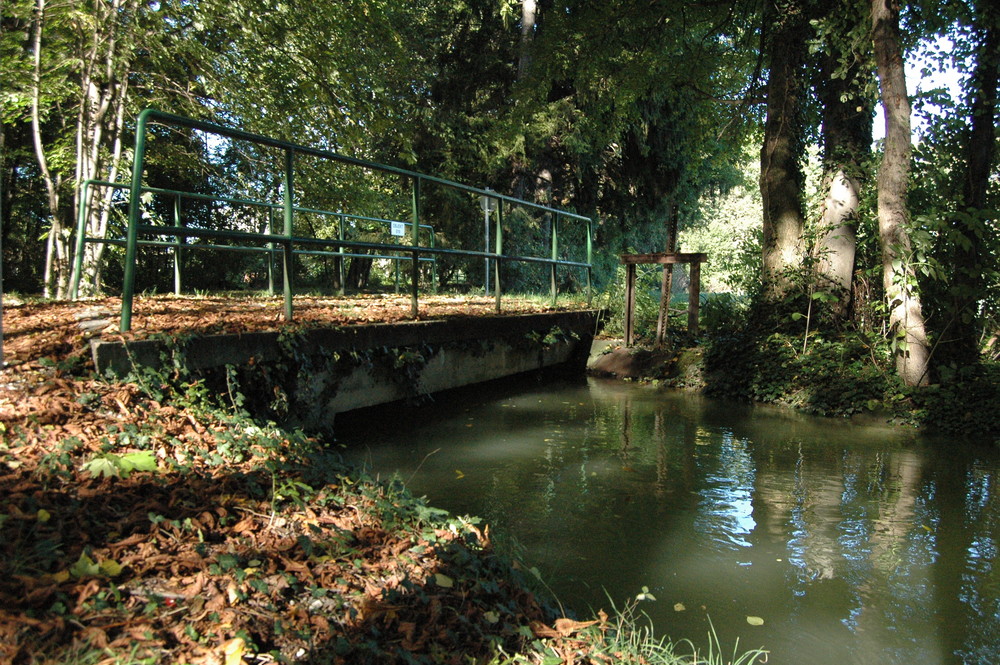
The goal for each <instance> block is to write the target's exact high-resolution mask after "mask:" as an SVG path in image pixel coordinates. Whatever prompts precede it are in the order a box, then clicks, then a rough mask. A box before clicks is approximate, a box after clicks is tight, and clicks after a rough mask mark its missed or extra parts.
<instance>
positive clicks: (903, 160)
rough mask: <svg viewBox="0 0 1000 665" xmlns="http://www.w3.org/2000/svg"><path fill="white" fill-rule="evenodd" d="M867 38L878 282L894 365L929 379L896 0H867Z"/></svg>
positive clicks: (906, 376) (916, 379)
mask: <svg viewBox="0 0 1000 665" xmlns="http://www.w3.org/2000/svg"><path fill="white" fill-rule="evenodd" d="M872 38H873V43H874V47H875V61H876V63H877V66H878V78H879V89H880V91H881V96H882V107H883V110H884V111H885V152H884V155H883V157H882V165H881V166H880V168H879V171H878V226H879V238H880V240H881V244H882V283H883V286H884V288H885V293H886V297H887V298H888V302H889V330H890V334H891V335H893V337H894V339H895V340H896V341H897V342H898V344H896V345H894V348H895V356H896V371H897V373H898V374H899V377H900V378H901V379H902V380H903V382H904V383H905V384H906V385H908V386H916V385H924V384H926V383H927V382H928V376H927V373H928V368H929V360H930V352H929V347H928V343H927V333H926V331H925V327H924V317H923V313H922V310H921V305H920V294H919V292H918V291H917V278H916V274H915V271H914V269H913V265H912V263H911V262H910V257H911V254H912V246H911V242H910V236H909V235H908V232H907V224H908V210H907V206H906V190H907V186H908V184H909V176H910V150H911V147H910V100H909V98H908V97H907V95H906V77H905V74H904V72H903V48H902V45H901V43H900V39H899V5H898V4H897V3H896V2H895V1H894V0H872Z"/></svg>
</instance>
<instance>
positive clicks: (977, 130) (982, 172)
mask: <svg viewBox="0 0 1000 665" xmlns="http://www.w3.org/2000/svg"><path fill="white" fill-rule="evenodd" d="M975 23H976V29H977V31H978V32H979V33H980V39H981V41H980V48H979V55H978V58H977V61H976V69H975V72H974V73H973V76H972V89H973V91H972V94H973V99H972V104H971V107H972V111H971V113H972V118H971V120H970V125H971V127H970V130H969V132H968V133H967V135H966V141H967V143H966V146H965V152H966V155H967V160H966V171H965V180H964V182H963V188H962V207H963V210H962V211H961V212H960V213H959V214H956V215H953V216H952V220H951V226H952V229H953V230H954V231H955V233H956V234H958V235H961V236H962V237H964V238H965V239H966V240H967V241H968V242H967V243H964V244H962V243H958V244H957V246H956V247H955V250H954V251H955V254H954V258H953V262H954V271H953V277H952V284H951V289H950V291H951V303H950V308H951V319H950V324H951V330H950V331H949V334H948V335H947V337H948V338H949V339H948V341H947V342H943V343H942V346H943V347H944V349H943V350H944V351H945V355H946V356H947V358H948V359H949V360H953V361H955V362H956V363H957V364H959V365H970V364H974V363H976V362H978V360H979V351H980V325H979V322H978V320H977V316H976V314H977V311H976V309H977V308H976V303H977V302H978V301H979V300H981V299H982V298H983V297H985V295H986V289H987V288H988V287H987V285H986V278H985V277H984V274H985V273H986V272H987V271H988V270H989V266H988V265H986V264H987V263H988V261H989V252H988V251H986V250H984V249H983V245H984V243H985V242H987V238H988V234H989V233H990V231H989V226H988V223H989V222H988V219H989V213H988V212H985V211H986V210H987V198H986V193H987V190H988V188H989V181H990V174H991V172H992V169H993V163H994V160H995V159H996V115H997V104H996V98H997V87H998V76H1000V10H998V9H996V8H995V7H994V6H993V5H990V4H987V3H978V12H977V15H976V18H975Z"/></svg>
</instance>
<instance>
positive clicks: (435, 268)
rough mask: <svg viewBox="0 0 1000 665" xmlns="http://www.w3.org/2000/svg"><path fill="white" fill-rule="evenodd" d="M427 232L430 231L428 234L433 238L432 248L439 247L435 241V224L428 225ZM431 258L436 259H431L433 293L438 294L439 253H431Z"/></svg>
mask: <svg viewBox="0 0 1000 665" xmlns="http://www.w3.org/2000/svg"><path fill="white" fill-rule="evenodd" d="M427 233H428V235H429V236H430V238H431V249H434V248H435V247H437V244H436V243H435V239H434V227H433V226H428V227H427ZM431 258H433V259H434V260H433V261H431V293H433V294H434V295H437V292H438V262H437V254H431Z"/></svg>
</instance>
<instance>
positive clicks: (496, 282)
mask: <svg viewBox="0 0 1000 665" xmlns="http://www.w3.org/2000/svg"><path fill="white" fill-rule="evenodd" d="M494 249H495V250H496V251H495V252H494V254H496V257H495V258H494V259H493V290H494V292H495V293H496V301H497V304H496V311H497V314H499V313H500V255H501V254H503V201H498V202H497V230H496V247H495V248H494Z"/></svg>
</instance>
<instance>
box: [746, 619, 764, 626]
mask: <svg viewBox="0 0 1000 665" xmlns="http://www.w3.org/2000/svg"><path fill="white" fill-rule="evenodd" d="M747 623H748V624H750V625H751V626H763V625H764V620H763V619H761V618H760V617H747Z"/></svg>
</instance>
